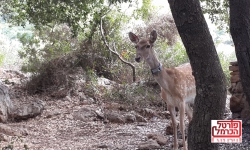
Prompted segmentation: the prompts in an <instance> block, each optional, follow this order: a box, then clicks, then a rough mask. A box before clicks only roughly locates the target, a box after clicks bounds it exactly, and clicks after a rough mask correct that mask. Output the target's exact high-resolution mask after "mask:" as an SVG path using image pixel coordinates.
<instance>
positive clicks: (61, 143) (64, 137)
mask: <svg viewBox="0 0 250 150" xmlns="http://www.w3.org/2000/svg"><path fill="white" fill-rule="evenodd" d="M1 80H2V81H3V78H1ZM7 86H8V87H9V93H10V98H11V100H12V101H13V103H14V105H15V106H17V107H18V106H21V105H24V104H27V103H30V102H31V101H34V100H41V101H43V103H44V110H43V112H42V114H41V115H39V116H37V117H35V118H30V119H28V120H22V121H19V122H17V121H12V122H8V123H6V124H5V125H7V126H9V127H11V128H13V129H14V130H17V131H21V132H22V133H25V134H23V136H7V137H6V140H5V141H0V148H1V149H2V150H4V149H5V150H7V149H8V148H9V149H14V150H27V149H29V150H95V149H110V150H136V149H138V147H139V146H140V145H141V144H143V143H145V142H147V141H149V134H155V133H157V134H160V135H163V138H165V139H166V140H167V142H166V144H165V145H161V146H160V147H158V148H157V149H165V150H171V149H172V143H173V135H166V126H170V125H171V122H170V119H169V117H166V111H165V114H164V113H163V111H164V108H157V107H155V106H152V107H150V106H149V107H148V108H147V110H150V111H152V112H153V113H152V114H154V115H153V116H151V117H149V116H146V115H144V116H143V118H144V119H145V120H146V121H132V122H120V123H119V122H118V123H117V122H112V121H107V120H106V119H105V117H103V118H102V115H104V116H105V112H113V113H114V114H118V116H119V115H120V116H124V115H126V114H135V113H137V112H139V111H138V110H131V109H127V108H129V107H130V106H124V105H123V104H119V103H117V102H114V103H106V102H105V101H101V100H98V101H93V102H91V103H83V102H82V101H81V100H79V98H78V97H77V96H73V95H71V96H70V95H67V96H66V97H64V98H55V97H52V96H51V95H49V94H47V93H42V94H36V95H29V94H27V92H26V90H25V89H24V88H22V86H20V85H18V84H17V83H14V84H8V85H7ZM92 100H93V99H92ZM90 101H91V100H90ZM126 107H127V108H126ZM121 108H123V109H121ZM138 109H139V108H138ZM144 109H145V108H144ZM97 112H99V113H98V115H96V113H97ZM164 115H165V116H164ZM100 116H101V117H100ZM227 117H228V116H227ZM142 120H143V119H142ZM185 123H186V128H187V126H188V123H187V118H185ZM249 126H250V125H248V126H244V127H243V139H242V143H240V144H220V149H221V150H223V149H225V150H228V149H232V150H248V149H249V150H250V144H249V141H250V127H249ZM178 138H179V139H180V141H179V143H180V145H181V141H182V140H181V134H180V132H179V133H178ZM180 149H183V148H182V147H180Z"/></svg>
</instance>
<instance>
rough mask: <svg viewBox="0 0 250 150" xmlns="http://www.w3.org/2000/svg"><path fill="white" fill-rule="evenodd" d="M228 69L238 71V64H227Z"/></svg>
mask: <svg viewBox="0 0 250 150" xmlns="http://www.w3.org/2000/svg"><path fill="white" fill-rule="evenodd" d="M229 70H230V71H239V67H238V66H229Z"/></svg>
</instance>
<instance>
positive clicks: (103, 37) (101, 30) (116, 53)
mask: <svg viewBox="0 0 250 150" xmlns="http://www.w3.org/2000/svg"><path fill="white" fill-rule="evenodd" d="M105 16H106V15H104V16H102V17H101V20H100V21H101V23H100V32H101V35H102V40H103V42H104V44H105V46H106V47H107V49H108V50H109V51H111V52H112V53H113V54H115V55H116V56H117V57H118V58H119V59H120V60H121V61H122V62H123V63H125V64H126V65H129V66H130V67H131V68H132V71H133V82H135V80H136V76H135V66H134V65H133V64H132V63H131V62H128V61H126V60H124V59H123V58H122V57H121V56H120V55H119V53H118V52H117V50H116V48H115V44H114V45H113V48H114V50H113V49H111V48H110V46H109V44H108V42H107V40H106V38H105V35H104V33H103V28H102V19H103V18H105Z"/></svg>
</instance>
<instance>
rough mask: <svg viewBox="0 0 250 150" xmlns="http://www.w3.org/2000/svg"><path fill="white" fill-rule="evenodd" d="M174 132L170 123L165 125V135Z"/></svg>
mask: <svg viewBox="0 0 250 150" xmlns="http://www.w3.org/2000/svg"><path fill="white" fill-rule="evenodd" d="M173 134H174V129H173V127H172V125H168V126H167V127H166V135H173Z"/></svg>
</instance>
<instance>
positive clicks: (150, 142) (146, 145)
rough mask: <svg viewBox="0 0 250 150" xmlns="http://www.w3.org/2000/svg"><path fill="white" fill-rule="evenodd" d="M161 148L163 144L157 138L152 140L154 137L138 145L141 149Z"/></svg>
mask: <svg viewBox="0 0 250 150" xmlns="http://www.w3.org/2000/svg"><path fill="white" fill-rule="evenodd" d="M160 148H161V146H160V145H159V144H158V143H157V142H156V141H155V140H152V139H149V140H148V141H146V142H143V143H140V144H139V145H138V149H139V150H152V149H160Z"/></svg>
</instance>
